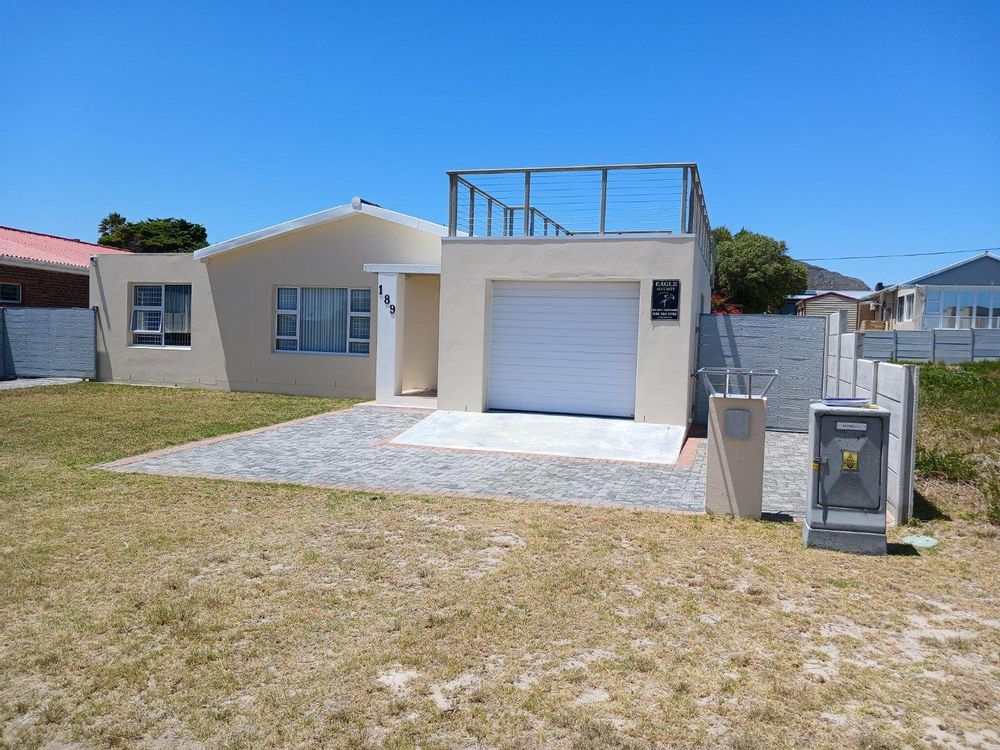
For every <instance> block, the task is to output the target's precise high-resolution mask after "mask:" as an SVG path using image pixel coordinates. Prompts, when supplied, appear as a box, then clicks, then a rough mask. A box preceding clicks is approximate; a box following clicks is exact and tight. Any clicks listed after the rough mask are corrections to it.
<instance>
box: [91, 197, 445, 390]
mask: <svg viewBox="0 0 1000 750" xmlns="http://www.w3.org/2000/svg"><path fill="white" fill-rule="evenodd" d="M440 247H441V240H440V238H439V237H437V236H435V235H432V234H428V233H426V232H421V231H418V230H416V229H410V228H408V227H404V226H401V225H398V224H394V223H391V222H387V221H384V220H381V219H377V218H374V217H371V216H366V215H364V214H358V215H356V216H349V217H346V218H343V219H340V220H338V221H334V222H329V223H327V224H320V225H316V226H312V227H308V228H305V229H300V230H297V231H294V232H289V233H286V234H283V235H280V236H277V237H272V238H270V239H266V240H262V241H260V242H257V243H254V244H252V245H248V246H245V247H240V248H237V249H234V250H232V251H230V252H227V253H223V254H220V255H217V256H214V257H210V258H209V259H207V261H206V262H202V261H196V260H194V259H193V258H191V257H190V256H189V255H186V254H183V255H182V254H179V255H169V256H162V255H161V256H145V257H144V256H99V257H98V261H97V265H96V267H95V271H94V273H93V274H92V281H91V300H92V303H93V304H95V305H98V306H99V307H100V310H99V315H98V320H99V328H98V374H99V377H100V378H101V379H102V380H114V381H131V382H142V383H164V384H173V385H194V386H203V387H215V388H224V389H229V390H234V391H263V392H272V393H290V394H295V395H315V396H344V397H360V398H367V397H371V396H373V395H374V393H375V355H374V351H375V340H376V336H377V331H376V328H377V326H376V322H375V316H374V315H373V316H372V334H371V335H372V343H371V351H372V354H370V355H367V356H364V355H361V356H359V355H347V354H314V353H299V352H275V351H274V326H275V319H274V304H275V294H276V289H277V287H279V286H336V287H355V288H358V287H366V288H370V289H372V298H373V306H374V304H375V294H376V286H377V281H376V277H375V276H374V275H373V274H368V273H365V272H364V270H363V266H364V264H365V263H438V262H439V259H440ZM130 282H132V283H135V282H170V283H174V282H177V283H191V284H192V303H191V307H192V318H193V323H192V336H191V347H190V349H162V348H159V347H135V346H130V345H129V333H128V316H129V291H128V290H129V283H130Z"/></svg>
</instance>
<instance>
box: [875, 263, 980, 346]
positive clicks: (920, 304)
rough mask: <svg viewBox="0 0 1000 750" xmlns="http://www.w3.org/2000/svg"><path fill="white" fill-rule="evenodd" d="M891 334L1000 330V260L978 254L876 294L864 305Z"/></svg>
mask: <svg viewBox="0 0 1000 750" xmlns="http://www.w3.org/2000/svg"><path fill="white" fill-rule="evenodd" d="M862 304H870V306H871V307H873V308H875V309H876V310H877V311H878V312H877V315H878V318H879V319H880V320H883V321H885V323H886V326H887V327H888V328H890V329H895V330H899V331H933V330H937V329H949V328H951V329H956V328H957V329H962V328H1000V257H998V256H996V255H994V254H993V253H990V252H983V253H979V254H978V255H974V256H972V257H971V258H966V259H965V260H960V261H958V262H957V263H953V264H952V265H950V266H946V267H945V268H941V269H939V270H937V271H933V272H931V273H927V274H924V275H923V276H919V277H917V278H915V279H911V280H910V281H905V282H902V283H900V284H894V285H892V286H887V287H883V288H881V289H876V291H874V292H871V293H870V294H868V295H867V297H866V302H865V303H862Z"/></svg>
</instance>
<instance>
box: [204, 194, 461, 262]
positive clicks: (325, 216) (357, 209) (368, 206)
mask: <svg viewBox="0 0 1000 750" xmlns="http://www.w3.org/2000/svg"><path fill="white" fill-rule="evenodd" d="M357 215H363V216H372V217H374V218H376V219H382V220H383V221H389V222H392V223H393V224H399V225H401V226H404V227H410V228H411V229H416V230H418V231H421V232H428V233H429V234H434V235H437V236H438V237H444V236H446V235H447V234H448V228H447V227H444V226H442V225H440V224H435V223H433V222H430V221H425V220H424V219H418V218H417V217H416V216H409V215H408V214H401V213H399V212H397V211H390V210H389V209H387V208H382V207H381V206H377V205H375V204H374V203H369V202H368V201H365V200H362V199H361V198H357V197H355V198H353V199H352V200H351V202H350V203H345V204H344V205H342V206H335V207H334V208H328V209H327V210H325V211H320V212H318V213H315V214H309V215H308V216H303V217H301V218H298V219H292V220H291V221H286V222H283V223H281V224H275V225H274V226H273V227H267V228H265V229H258V230H257V231H256V232H250V233H249V234H244V235H241V236H239V237H234V238H233V239H231V240H225V241H223V242H217V243H215V244H214V245H209V246H208V247H203V248H202V249H201V250H196V251H195V253H194V257H195V260H206V259H208V258H211V257H212V256H213V255H219V254H220V253H226V252H229V251H230V250H235V249H236V248H238V247H243V246H245V245H251V244H253V243H255V242H260V241H262V240H266V239H270V238H271V237H277V236H278V235H280V234H285V233H286V232H294V231H296V230H298V229H305V228H306V227H312V226H316V225H317V224H326V223H329V222H333V221H337V220H339V219H343V218H346V217H348V216H357Z"/></svg>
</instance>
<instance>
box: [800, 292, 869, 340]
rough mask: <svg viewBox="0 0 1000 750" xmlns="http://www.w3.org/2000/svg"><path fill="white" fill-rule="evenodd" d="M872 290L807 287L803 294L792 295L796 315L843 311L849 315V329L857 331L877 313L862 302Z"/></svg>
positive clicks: (826, 313) (827, 313)
mask: <svg viewBox="0 0 1000 750" xmlns="http://www.w3.org/2000/svg"><path fill="white" fill-rule="evenodd" d="M869 294H870V292H868V291H864V292H862V291H854V290H849V289H844V290H836V291H824V290H819V289H807V290H806V291H805V293H803V294H796V295H794V296H793V297H792V299H793V300H794V302H795V314H796V315H829V314H830V313H835V312H843V313H845V314H846V316H847V331H848V332H850V331H856V330H858V328H859V327H860V326H861V322H862V321H865V320H874V319H875V315H874V313H872V312H871V311H870V310H869V307H868V304H867V303H863V304H862V303H861V300H863V299H865V298H866V297H867V296H868V295H869Z"/></svg>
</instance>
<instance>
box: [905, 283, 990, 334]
mask: <svg viewBox="0 0 1000 750" xmlns="http://www.w3.org/2000/svg"><path fill="white" fill-rule="evenodd" d="M922 327H923V329H924V330H925V331H931V330H934V329H935V328H1000V290H989V289H947V290H944V289H930V290H928V291H927V298H926V300H925V301H924V317H923V326H922Z"/></svg>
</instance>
